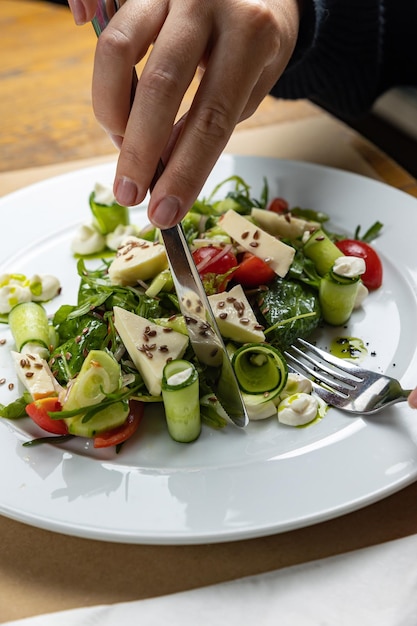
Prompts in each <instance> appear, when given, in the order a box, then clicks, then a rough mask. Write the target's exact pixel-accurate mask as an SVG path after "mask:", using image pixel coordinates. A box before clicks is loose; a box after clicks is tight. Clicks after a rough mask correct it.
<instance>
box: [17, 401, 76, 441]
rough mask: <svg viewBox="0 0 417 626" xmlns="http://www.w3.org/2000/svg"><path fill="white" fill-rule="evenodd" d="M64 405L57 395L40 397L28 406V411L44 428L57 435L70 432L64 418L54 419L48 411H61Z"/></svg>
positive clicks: (36, 422)
mask: <svg viewBox="0 0 417 626" xmlns="http://www.w3.org/2000/svg"><path fill="white" fill-rule="evenodd" d="M61 409H62V406H61V403H60V402H59V400H58V398H56V397H49V398H39V399H38V400H34V401H33V402H31V403H30V404H28V405H27V406H26V413H27V414H28V415H29V417H30V418H31V419H32V420H33V421H34V422H35V424H37V425H38V426H39V427H40V428H42V429H43V430H46V431H47V432H48V433H54V434H55V435H66V434H68V427H67V424H66V422H65V421H64V420H60V419H52V418H51V417H49V415H48V413H52V412H54V413H55V412H58V411H61Z"/></svg>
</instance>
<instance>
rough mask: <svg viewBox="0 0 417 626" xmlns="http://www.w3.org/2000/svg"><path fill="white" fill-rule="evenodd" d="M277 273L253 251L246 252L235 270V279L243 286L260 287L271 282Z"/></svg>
mask: <svg viewBox="0 0 417 626" xmlns="http://www.w3.org/2000/svg"><path fill="white" fill-rule="evenodd" d="M275 276H276V274H275V272H274V270H273V269H272V268H271V267H270V266H269V265H268V263H265V261H263V260H262V259H260V258H259V257H257V256H255V255H254V254H252V253H251V252H245V253H244V255H243V258H242V261H241V262H240V263H239V265H238V267H237V269H236V270H235V271H234V272H233V280H235V281H236V282H237V283H240V284H241V285H242V287H259V285H266V284H268V283H270V282H271V281H272V280H273V279H274V278H275Z"/></svg>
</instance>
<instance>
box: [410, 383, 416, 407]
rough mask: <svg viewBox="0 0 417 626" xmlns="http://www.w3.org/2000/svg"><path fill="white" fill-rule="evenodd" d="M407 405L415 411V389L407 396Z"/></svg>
mask: <svg viewBox="0 0 417 626" xmlns="http://www.w3.org/2000/svg"><path fill="white" fill-rule="evenodd" d="M408 404H409V405H410V407H411V408H412V409H417V387H416V388H415V389H413V391H412V392H411V393H410V395H409V396H408Z"/></svg>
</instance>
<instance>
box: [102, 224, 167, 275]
mask: <svg viewBox="0 0 417 626" xmlns="http://www.w3.org/2000/svg"><path fill="white" fill-rule="evenodd" d="M167 267H168V260H167V256H166V253H165V248H164V246H163V245H162V244H161V243H159V242H154V243H153V242H150V241H146V239H140V238H139V237H133V236H131V237H127V238H126V239H125V240H124V241H123V243H122V245H121V246H120V247H119V248H118V250H117V255H116V258H115V259H114V261H113V262H112V264H111V265H110V267H109V276H110V280H111V282H112V284H113V285H136V284H137V282H138V281H139V280H143V281H145V280H149V279H150V278H154V277H155V276H156V275H157V274H159V272H162V270H165V269H166V268H167Z"/></svg>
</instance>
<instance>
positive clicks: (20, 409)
mask: <svg viewBox="0 0 417 626" xmlns="http://www.w3.org/2000/svg"><path fill="white" fill-rule="evenodd" d="M32 400H33V398H32V396H31V395H30V393H29V391H24V392H23V395H22V397H21V398H17V400H14V401H13V402H11V403H10V404H7V405H5V404H0V417H5V418H6V419H9V420H16V419H19V418H20V417H27V416H28V415H27V413H26V411H25V409H26V406H27V405H28V404H30V403H31V402H32Z"/></svg>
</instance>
